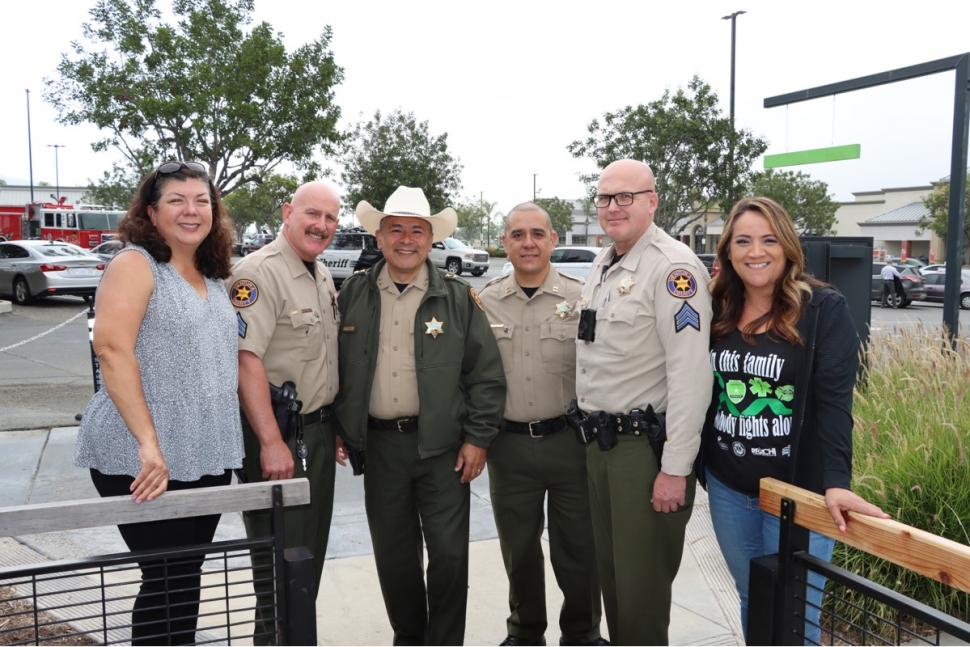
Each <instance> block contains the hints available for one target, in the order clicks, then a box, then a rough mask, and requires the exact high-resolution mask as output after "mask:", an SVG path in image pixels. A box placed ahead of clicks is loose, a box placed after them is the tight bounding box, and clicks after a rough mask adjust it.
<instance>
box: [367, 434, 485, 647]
mask: <svg viewBox="0 0 970 647" xmlns="http://www.w3.org/2000/svg"><path fill="white" fill-rule="evenodd" d="M457 460H458V448H457V447H456V448H455V449H454V450H452V451H447V452H445V453H444V454H440V455H438V456H434V457H432V458H426V459H423V460H422V459H421V458H420V457H419V456H418V434H417V432H409V433H401V432H398V431H383V430H376V429H369V430H368V434H367V458H366V461H367V467H366V469H365V472H364V501H365V504H366V508H367V523H368V525H369V526H370V535H371V540H372V542H373V544H374V561H375V562H376V563H377V576H378V579H379V580H380V583H381V593H383V595H384V606H385V608H386V609H387V616H388V619H389V620H390V622H391V629H393V630H394V644H395V645H461V644H462V643H463V642H464V639H465V608H466V606H467V602H468V524H469V511H470V505H471V502H470V494H471V488H470V487H469V485H468V484H467V483H462V482H461V481H460V479H461V474H460V473H459V472H455V462H456V461H457ZM422 531H423V533H424V541H425V542H427V546H428V583H427V588H426V587H425V580H424V548H423V544H422Z"/></svg>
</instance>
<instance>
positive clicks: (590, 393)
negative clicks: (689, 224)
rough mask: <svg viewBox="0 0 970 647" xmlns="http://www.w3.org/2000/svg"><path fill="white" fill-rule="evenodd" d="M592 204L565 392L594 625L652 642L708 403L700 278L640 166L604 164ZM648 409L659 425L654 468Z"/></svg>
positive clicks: (664, 618) (631, 641)
mask: <svg viewBox="0 0 970 647" xmlns="http://www.w3.org/2000/svg"><path fill="white" fill-rule="evenodd" d="M594 202H595V204H596V208H597V210H598V212H599V220H600V224H601V225H602V227H603V231H605V232H606V234H607V235H608V236H610V238H612V239H613V244H612V245H611V246H610V247H608V248H607V249H605V250H604V251H603V252H602V253H601V254H600V255H599V256H598V257H597V258H596V262H595V263H594V264H593V268H592V269H591V271H590V274H589V278H588V279H587V282H586V286H585V287H584V288H583V295H582V298H581V299H580V302H579V306H580V308H581V309H583V310H586V313H585V314H583V313H580V317H581V320H582V323H581V324H580V328H581V329H580V331H579V333H578V338H579V339H580V340H581V341H578V342H577V374H576V394H577V396H578V400H579V408H580V409H581V410H583V411H584V412H586V414H587V415H588V416H589V417H588V418H587V424H586V425H584V426H585V427H586V429H587V431H588V432H590V433H596V434H597V436H598V437H597V439H596V440H595V441H593V442H592V443H591V444H590V445H588V446H587V450H586V459H587V464H586V465H587V470H588V473H589V488H590V503H591V505H592V514H593V533H594V535H595V537H596V555H597V560H598V564H599V574H600V581H601V583H602V586H603V601H604V607H605V610H606V622H607V625H608V626H609V630H610V639H611V640H612V641H613V642H614V643H617V644H621V645H663V644H667V639H668V638H667V629H668V625H669V624H670V603H671V584H672V583H673V580H674V577H675V576H676V575H677V571H678V569H679V568H680V560H681V557H682V555H683V550H684V533H685V530H686V528H687V521H688V519H689V518H690V514H691V511H692V509H693V508H692V505H693V502H694V486H695V483H694V476H693V469H692V466H693V462H694V457H695V456H696V455H697V450H698V447H699V446H700V433H701V427H702V425H703V422H704V415H705V412H706V410H707V406H708V404H709V403H710V398H711V383H712V381H713V375H712V373H711V366H710V362H709V361H708V357H707V350H708V334H709V332H710V329H709V326H710V322H711V298H710V295H709V294H708V292H707V287H706V286H707V281H708V275H707V270H706V269H705V268H704V265H703V264H702V263H701V262H700V260H698V258H697V256H695V255H694V253H693V252H691V251H690V249H688V248H687V246H685V245H683V244H682V243H680V242H678V241H676V240H674V239H673V238H671V237H670V236H669V235H667V234H666V233H665V232H664V231H662V230H661V229H660V228H659V227H657V225H656V224H654V222H653V214H654V213H655V211H656V209H657V194H656V184H655V182H654V177H653V171H651V170H650V167H649V166H647V165H646V164H644V163H643V162H639V161H636V160H620V161H617V162H613V163H612V164H610V165H609V166H607V167H606V168H605V169H604V170H603V174H602V175H601V176H600V180H599V184H598V185H597V195H596V197H595V198H594ZM648 407H652V411H653V412H659V413H661V414H662V417H663V418H665V420H666V432H665V433H666V443H665V444H663V445H662V455H663V456H662V463H661V465H660V466H659V469H658V459H659V458H660V457H659V456H657V455H656V453H655V451H654V449H653V448H652V447H651V443H650V442H649V441H648V437H647V435H645V434H644V429H645V426H646V424H645V423H647V422H648V418H649V419H650V420H651V421H652V420H653V418H652V416H649V415H647V414H646V412H647V411H648ZM589 423H593V424H589ZM601 427H602V428H601ZM603 429H606V431H604V430H603ZM608 432H613V433H615V434H616V441H617V443H618V444H616V445H615V446H613V447H610V445H611V444H612V443H611V442H610V441H609V439H610V434H609V433H608ZM658 440H659V439H658ZM658 444H659V443H658ZM601 445H602V448H601ZM604 450H606V451H604Z"/></svg>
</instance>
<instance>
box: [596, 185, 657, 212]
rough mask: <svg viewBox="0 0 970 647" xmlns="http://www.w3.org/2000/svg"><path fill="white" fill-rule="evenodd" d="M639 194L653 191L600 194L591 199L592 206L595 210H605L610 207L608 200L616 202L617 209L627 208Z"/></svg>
mask: <svg viewBox="0 0 970 647" xmlns="http://www.w3.org/2000/svg"><path fill="white" fill-rule="evenodd" d="M641 193H653V189H644V190H643V191H623V192H622V193H613V194H609V193H600V194H598V195H596V196H594V197H593V204H595V205H596V208H597V209H606V208H607V207H609V206H610V200H613V201H615V202H616V206H618V207H629V206H630V205H631V204H633V196H635V195H640V194H641Z"/></svg>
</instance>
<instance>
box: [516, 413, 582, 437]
mask: <svg viewBox="0 0 970 647" xmlns="http://www.w3.org/2000/svg"><path fill="white" fill-rule="evenodd" d="M566 426H567V425H566V417H565V416H559V417H558V418H547V419H546V420H533V421H532V422H515V421H514V420H502V428H503V429H504V430H505V431H510V432H512V433H513V434H529V435H530V436H532V437H533V438H542V437H543V436H548V435H550V434H555V433H558V432H560V431H562V430H563V429H565V428H566Z"/></svg>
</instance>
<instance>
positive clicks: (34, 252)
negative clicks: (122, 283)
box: [0, 240, 105, 305]
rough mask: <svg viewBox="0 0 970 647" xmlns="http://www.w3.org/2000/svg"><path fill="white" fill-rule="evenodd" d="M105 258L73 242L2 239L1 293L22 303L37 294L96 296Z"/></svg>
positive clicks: (38, 295) (0, 252)
mask: <svg viewBox="0 0 970 647" xmlns="http://www.w3.org/2000/svg"><path fill="white" fill-rule="evenodd" d="M104 267H105V262H104V261H103V260H102V259H101V258H99V257H97V256H95V255H94V254H91V253H90V252H88V251H87V250H85V249H81V248H80V247H78V246H77V245H72V244H70V243H60V242H50V241H45V240H16V241H10V242H6V243H0V294H9V295H12V296H13V301H14V303H16V304H18V305H23V304H25V303H29V302H30V301H31V300H33V299H35V298H37V297H46V296H54V295H61V294H67V295H75V296H80V297H84V299H85V300H90V299H92V298H93V297H94V293H95V291H97V289H98V283H100V282H101V275H102V274H103V273H104Z"/></svg>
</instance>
